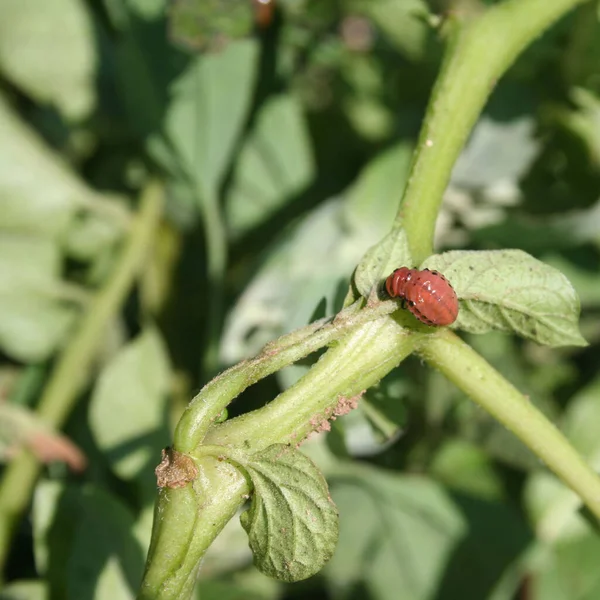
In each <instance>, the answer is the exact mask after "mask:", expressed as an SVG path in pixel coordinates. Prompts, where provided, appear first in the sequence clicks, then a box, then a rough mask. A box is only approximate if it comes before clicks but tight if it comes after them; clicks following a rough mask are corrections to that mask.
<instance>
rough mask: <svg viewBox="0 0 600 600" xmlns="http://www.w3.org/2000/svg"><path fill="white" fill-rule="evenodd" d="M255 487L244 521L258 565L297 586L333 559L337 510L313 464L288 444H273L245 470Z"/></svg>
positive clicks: (270, 574) (277, 577)
mask: <svg viewBox="0 0 600 600" xmlns="http://www.w3.org/2000/svg"><path fill="white" fill-rule="evenodd" d="M242 466H243V467H244V469H245V470H246V471H247V472H248V475H249V476H250V479H251V480H252V484H253V486H254V494H253V496H252V505H251V507H250V509H249V510H248V511H246V512H245V513H243V514H242V516H241V522H242V525H243V527H244V529H245V530H246V531H247V532H248V537H249V538H250V547H251V548H252V552H253V554H254V564H255V565H256V566H257V567H258V568H259V569H260V570H261V571H262V572H263V573H265V574H266V575H269V576H270V577H274V578H276V579H281V580H283V581H299V580H301V579H306V578H307V577H310V576H311V575H314V574H315V573H317V572H318V571H319V570H320V569H321V568H322V567H323V565H324V564H325V563H326V562H327V561H328V560H329V559H330V558H331V556H332V555H333V551H334V549H335V544H336V542H337V537H338V522H337V509H336V507H335V505H334V504H333V502H332V500H331V498H330V496H329V491H328V489H327V483H326V481H325V478H324V477H323V475H322V474H321V472H320V471H319V470H318V469H317V467H316V466H315V465H314V463H313V462H312V461H311V460H310V459H309V458H308V457H306V456H305V455H304V454H302V453H301V452H300V451H298V450H296V449H294V448H292V447H291V446H287V445H285V444H273V445H272V446H269V447H268V448H267V449H266V450H263V451H262V452H257V453H256V454H254V455H252V457H251V458H250V460H248V461H245V462H244V463H243V465H242Z"/></svg>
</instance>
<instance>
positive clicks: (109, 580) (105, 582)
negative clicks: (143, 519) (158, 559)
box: [67, 488, 144, 600]
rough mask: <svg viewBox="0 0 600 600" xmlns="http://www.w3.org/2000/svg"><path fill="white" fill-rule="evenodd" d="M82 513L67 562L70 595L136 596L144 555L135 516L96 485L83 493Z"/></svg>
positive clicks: (116, 598)
mask: <svg viewBox="0 0 600 600" xmlns="http://www.w3.org/2000/svg"><path fill="white" fill-rule="evenodd" d="M79 501H80V503H81V506H80V513H79V515H78V516H79V518H78V519H77V525H76V526H75V528H74V531H73V539H72V544H71V548H70V555H69V559H68V562H67V594H68V597H69V598H98V599H102V598H111V600H121V599H122V600H131V599H132V598H135V596H136V593H137V590H138V586H139V582H140V579H141V576H142V570H143V567H144V555H143V553H142V549H141V547H140V546H139V544H138V542H137V540H136V539H135V537H134V535H133V527H134V519H133V516H132V515H131V513H130V512H129V510H128V509H127V508H126V507H125V506H124V505H123V504H122V503H121V501H120V500H118V499H117V498H116V497H115V496H113V495H111V494H109V493H107V492H105V491H102V490H98V489H94V488H88V489H86V490H84V491H83V492H82V493H81V495H80V500H79Z"/></svg>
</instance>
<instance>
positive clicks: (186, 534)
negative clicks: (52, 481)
mask: <svg viewBox="0 0 600 600" xmlns="http://www.w3.org/2000/svg"><path fill="white" fill-rule="evenodd" d="M421 335H422V334H419V333H409V332H408V331H407V330H406V329H405V328H403V327H401V326H400V325H398V323H396V321H395V320H394V319H393V318H392V317H389V316H386V317H381V318H379V319H378V320H376V321H371V322H368V323H365V324H362V325H360V326H357V327H356V329H355V330H354V331H352V332H351V333H350V334H349V335H347V336H346V337H345V338H344V339H342V340H341V341H340V342H339V343H338V345H337V346H336V347H335V348H332V349H331V350H330V351H329V352H327V354H326V355H325V356H323V357H322V358H321V360H319V361H318V363H317V364H316V365H314V367H313V368H312V369H311V370H310V371H309V372H308V373H307V374H306V375H305V376H304V377H303V378H302V379H300V380H299V381H298V382H297V383H296V384H295V385H293V386H292V387H291V388H289V389H288V390H286V391H285V392H284V393H282V394H280V395H279V396H278V397H277V398H276V399H275V400H273V401H272V402H271V403H269V404H267V405H266V406H265V407H263V408H261V409H259V410H257V411H254V412H252V413H249V414H247V415H242V416H241V417H238V418H236V419H232V420H231V421H227V422H225V423H223V424H222V425H218V426H215V427H214V428H213V429H211V430H210V431H209V433H208V435H207V437H206V443H207V444H214V445H216V446H227V445H233V446H237V447H238V448H240V451H242V452H244V453H254V452H258V451H259V450H262V449H264V448H266V447H267V446H270V445H271V444H273V443H277V442H279V443H286V442H287V443H292V444H299V443H300V442H302V440H303V439H304V438H305V437H306V435H307V434H308V433H310V432H311V431H319V430H323V429H324V428H325V427H326V423H327V420H328V418H329V417H331V416H332V415H333V414H334V410H335V408H336V407H337V406H339V405H340V402H343V403H344V405H347V403H348V402H352V400H353V399H355V400H356V401H357V400H358V398H359V397H360V395H361V394H362V392H363V391H364V390H365V389H367V388H368V387H370V386H372V385H374V384H375V383H376V382H377V381H379V380H380V379H381V378H382V377H383V376H384V375H385V374H387V373H388V372H389V371H390V370H391V369H393V368H394V367H395V366H397V365H398V364H399V363H400V362H401V361H402V360H403V359H404V358H405V357H406V356H408V355H409V354H410V353H411V352H412V351H413V348H414V346H415V344H416V343H417V341H418V340H419V339H420V337H421ZM203 448H204V447H203V446H200V447H199V448H198V449H197V450H196V452H195V453H192V455H193V454H196V459H197V463H198V466H199V467H200V476H199V478H198V479H197V480H196V481H194V482H193V483H190V484H188V485H187V486H186V487H185V488H183V489H178V490H162V491H161V492H160V495H159V500H158V505H157V510H156V512H155V521H154V525H153V530H152V542H151V545H150V550H149V553H148V561H147V567H146V573H145V575H144V580H143V582H142V587H141V590H140V594H139V596H138V599H140V600H142V599H143V600H150V599H152V600H184V599H185V598H188V597H189V589H190V588H189V586H190V581H192V582H193V577H194V576H195V573H196V572H197V569H198V565H199V563H200V561H201V559H202V557H203V556H204V553H205V552H206V550H207V549H208V546H209V545H210V544H211V543H212V541H213V540H214V538H215V537H216V535H217V534H218V533H219V531H220V530H221V529H222V528H223V527H224V526H225V524H226V523H227V521H228V520H229V519H230V518H231V516H233V514H234V513H235V511H236V510H237V508H238V507H239V506H241V504H243V502H244V501H245V499H246V497H247V496H245V494H247V493H248V491H249V488H248V483H247V481H246V479H245V478H244V477H243V476H242V475H241V474H240V473H239V472H238V471H237V469H235V468H234V467H232V466H231V465H229V464H228V463H227V462H218V461H216V460H215V459H214V458H212V457H211V456H206V453H205V452H204V451H203ZM210 450H211V451H212V452H213V453H214V448H211V449H210ZM225 454H226V453H225Z"/></svg>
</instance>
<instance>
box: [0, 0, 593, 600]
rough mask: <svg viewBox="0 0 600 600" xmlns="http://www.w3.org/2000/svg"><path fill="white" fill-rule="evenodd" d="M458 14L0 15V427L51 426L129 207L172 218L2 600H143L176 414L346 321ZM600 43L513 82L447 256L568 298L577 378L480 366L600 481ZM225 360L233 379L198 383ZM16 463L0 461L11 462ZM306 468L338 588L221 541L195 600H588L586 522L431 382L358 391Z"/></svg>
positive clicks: (542, 369) (37, 506)
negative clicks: (472, 254)
mask: <svg viewBox="0 0 600 600" xmlns="http://www.w3.org/2000/svg"><path fill="white" fill-rule="evenodd" d="M450 4H451V3H450V2H444V1H441V0H440V1H438V2H434V1H433V0H432V1H431V2H425V0H340V1H335V2H334V1H333V0H279V1H278V2H276V3H272V5H269V6H262V7H259V6H258V5H257V3H253V2H250V1H249V0H248V1H246V0H211V1H210V2H208V1H204V2H203V1H201V0H174V1H173V2H172V3H167V2H166V0H151V1H150V0H60V1H59V0H53V1H52V2H50V1H48V0H3V2H1V3H0V351H1V353H2V354H1V356H2V363H1V366H0V385H1V386H2V387H1V391H2V393H3V396H4V398H5V400H6V402H9V403H10V402H15V403H18V404H19V405H21V406H25V407H31V408H34V407H35V406H36V403H37V401H38V399H39V396H40V393H41V390H43V389H44V386H45V385H46V384H47V383H48V381H49V380H50V378H51V375H52V365H53V364H54V362H55V360H56V357H57V356H58V354H59V353H60V352H61V349H63V348H65V347H67V346H68V345H69V343H70V340H71V339H72V337H73V336H74V335H75V334H76V331H77V323H78V320H79V319H80V317H81V315H82V313H83V312H84V311H85V310H86V308H87V307H88V306H89V302H90V299H91V298H92V297H93V295H94V294H95V293H96V292H97V291H98V289H100V288H102V286H103V284H104V282H105V281H106V278H107V276H108V275H109V274H110V273H111V272H112V270H113V268H114V267H115V264H116V263H117V262H118V260H119V255H120V249H121V247H122V242H123V240H124V239H125V237H126V235H127V233H128V231H129V227H130V223H131V218H132V214H133V212H134V211H135V210H136V201H135V198H136V197H137V195H138V192H139V191H140V190H141V189H142V188H143V187H144V185H145V184H146V183H147V181H148V180H149V178H150V177H152V176H157V177H159V178H161V179H162V180H163V181H164V183H165V185H166V189H167V205H166V218H165V221H164V223H163V225H162V227H161V229H160V231H159V232H158V234H157V236H156V239H155V241H154V244H153V252H152V255H151V256H150V257H149V259H148V261H147V262H146V264H145V265H144V269H143V270H142V272H141V273H140V276H139V279H138V281H137V285H136V288H135V292H134V293H133V294H132V295H131V297H130V299H129V300H128V302H127V303H126V305H125V306H124V307H123V310H122V312H121V313H120V314H115V315H113V318H112V320H111V325H110V327H109V328H107V330H106V331H105V332H104V338H103V339H102V340H101V342H100V343H99V347H98V356H97V361H96V364H95V365H94V369H93V372H92V373H89V382H88V387H87V388H86V390H84V391H83V392H82V394H81V398H80V401H79V403H78V405H77V408H76V410H75V411H74V412H73V414H72V415H71V416H70V418H69V421H68V423H67V425H66V434H67V435H68V436H69V438H70V439H71V440H72V441H73V442H74V443H75V444H77V445H78V446H79V447H80V448H81V449H82V450H83V452H84V453H85V455H86V456H87V460H88V467H87V469H86V470H85V472H83V473H81V474H72V473H69V472H68V471H67V469H65V468H64V467H63V466H62V464H60V463H57V462H55V461H51V462H50V464H48V465H47V467H46V469H45V472H44V476H43V478H42V480H41V481H40V482H39V483H38V485H37V487H36V489H35V492H34V496H33V503H32V506H31V510H30V514H29V516H28V517H27V518H26V519H24V520H23V521H22V523H21V525H20V526H19V528H18V529H17V533H16V536H15V538H14V540H13V543H12V545H11V548H10V554H9V557H8V562H7V564H6V565H5V570H4V582H5V583H4V587H3V589H2V590H1V591H0V597H1V598H3V599H4V598H6V599H12V598H15V599H16V598H18V599H27V600H30V599H31V600H33V599H37V598H51V599H54V598H56V599H59V598H60V599H71V598H73V599H75V598H77V599H92V598H94V599H98V600H109V599H110V600H119V599H121V598H123V599H126V598H133V597H135V594H136V591H137V586H138V585H139V580H140V577H141V572H142V568H143V557H144V555H145V552H146V549H147V545H148V541H149V534H150V525H151V521H152V506H153V500H154V495H155V482H154V479H153V468H154V466H155V465H156V464H157V463H158V462H159V459H160V449H161V448H162V447H163V446H165V445H167V444H168V440H169V428H170V427H171V426H172V425H173V423H174V422H175V421H176V419H177V417H178V415H179V414H180V411H181V409H182V408H183V406H185V403H187V401H188V400H189V399H190V398H191V396H192V395H193V393H194V391H196V390H197V389H198V388H199V386H200V385H202V384H203V383H205V382H206V380H207V378H208V377H209V376H211V375H212V374H214V370H215V369H219V370H220V369H222V368H224V367H225V366H227V365H229V364H231V363H233V362H235V361H238V360H241V359H243V358H246V357H248V356H251V355H253V354H254V353H256V352H257V351H258V350H259V349H260V347H261V346H262V345H263V344H264V343H266V342H267V341H269V340H271V339H273V338H274V337H276V336H278V335H280V334H282V333H285V332H287V331H290V330H291V329H293V328H295V327H298V326H301V325H304V324H306V323H307V322H309V321H310V320H311V319H313V318H317V317H321V316H323V315H331V314H334V313H335V312H336V311H337V310H339V308H340V307H341V304H342V301H343V298H344V296H345V293H346V291H347V285H348V280H349V277H350V275H351V273H352V271H353V269H354V267H355V266H356V263H357V262H358V260H359V259H360V257H361V256H362V255H363V254H364V252H365V251H366V249H367V248H368V247H369V246H370V245H371V244H373V243H375V242H376V241H378V240H379V239H380V238H381V237H382V236H383V235H384V234H385V233H386V231H387V228H388V226H389V222H390V219H392V218H393V215H394V214H395V211H396V207H397V203H398V200H399V198H400V196H401V194H402V190H403V186H404V184H405V181H406V176H407V172H408V167H409V163H410V157H411V148H412V146H413V144H414V142H415V138H416V134H417V133H418V130H419V127H420V123H421V119H422V116H423V114H424V111H425V107H426V103H427V100H428V97H429V93H430V91H431V86H432V84H433V81H434V79H435V76H436V74H437V72H438V69H439V64H440V58H441V53H442V47H443V46H442V39H441V36H440V25H441V24H442V23H443V19H444V15H445V11H446V10H448V9H449V6H450ZM463 4H464V6H465V7H466V8H465V10H477V9H478V5H479V3H478V2H477V1H476V0H473V1H472V2H464V3H463ZM482 4H486V3H482ZM487 4H489V3H487ZM258 11H263V12H258ZM265 11H268V12H265ZM599 15H600V9H599V7H598V4H597V2H589V3H587V4H584V5H583V6H581V7H580V8H579V9H578V10H577V11H576V12H574V13H573V14H571V15H569V16H568V18H566V19H564V20H562V21H561V22H560V23H558V24H557V25H556V26H555V27H553V28H552V29H551V30H550V31H548V32H547V33H546V34H545V35H544V36H543V37H542V38H541V39H539V40H538V41H537V42H536V43H535V44H534V45H533V46H532V47H530V48H529V49H528V50H527V51H526V52H525V53H524V54H523V55H522V56H521V57H520V58H519V60H518V61H517V63H516V64H515V65H514V66H513V68H512V69H511V70H510V71H509V73H508V74H507V76H506V77H505V78H504V79H503V80H502V81H500V82H498V85H497V88H496V89H495V91H494V93H493V96H492V98H491V100H490V102H489V104H488V106H487V107H486V109H485V112H484V114H483V115H482V117H481V119H480V120H479V122H478V124H477V125H476V127H475V129H474V131H473V133H472V135H471V137H470V139H469V141H468V143H467V146H466V148H465V150H464V152H463V154H462V156H461V157H460V159H459V161H458V163H457V165H456V168H455V171H454V174H453V177H452V181H451V183H450V185H449V187H448V190H447V192H446V197H445V202H444V205H443V208H442V212H441V214H440V216H439V221H438V230H437V247H438V249H440V250H441V249H453V248H471V249H496V248H518V249H522V250H525V251H527V252H530V253H531V254H533V255H534V256H535V257H537V258H539V259H541V260H544V261H546V262H548V263H549V264H551V265H552V266H555V267H557V268H559V269H560V270H561V271H562V272H563V273H565V275H567V277H568V278H569V279H570V280H571V281H572V283H573V285H574V287H575V288H576V290H577V291H578V293H579V295H580V298H581V302H582V308H583V313H582V323H581V325H582V331H583V334H584V336H585V337H586V339H587V340H588V341H589V342H590V345H589V346H588V347H587V348H573V349H569V348H566V349H560V350H556V349H548V348H542V347H539V346H536V345H535V344H533V343H532V342H529V341H526V340H522V339H516V338H513V337H510V336H507V335H503V334H499V333H497V334H488V335H485V336H481V337H476V336H468V337H469V341H470V342H471V343H472V344H473V345H474V346H475V347H476V349H477V350H478V351H479V352H480V353H481V354H482V355H483V356H485V357H486V359H487V360H489V361H490V362H491V363H492V364H493V365H494V366H495V367H496V368H497V369H498V370H499V371H500V372H501V373H502V374H503V375H505V376H506V377H507V378H508V379H509V380H510V381H512V382H513V383H514V384H515V385H516V386H517V387H519V388H520V389H521V390H522V391H523V392H524V393H526V394H528V395H529V396H530V397H531V401H532V402H534V403H535V404H536V405H538V406H539V407H540V408H541V409H542V410H543V411H544V412H545V413H546V414H547V415H548V416H550V417H551V418H552V419H553V420H555V422H557V423H558V424H559V425H560V426H561V427H562V428H563V430H564V431H565V432H566V433H567V435H568V436H569V438H570V440H571V441H572V442H573V444H574V445H575V446H576V447H577V448H578V449H579V450H580V451H581V452H582V453H583V454H584V455H585V457H586V458H587V459H588V460H589V461H590V462H591V463H592V464H593V465H594V466H595V467H596V468H600V436H598V434H597V432H598V431H600V378H599V377H600V375H599V372H600V371H599V359H598V357H599V356H600V354H599V350H600V204H599V200H600V43H599V40H600V20H599ZM211 348H212V349H214V348H218V354H217V356H216V358H214V357H213V358H212V359H211V360H207V358H206V356H207V354H208V353H209V352H211ZM305 362H306V363H307V364H308V363H309V362H310V361H305ZM307 364H300V365H296V366H294V367H290V368H288V369H285V370H284V371H282V372H281V373H279V374H277V376H274V377H272V378H269V379H267V380H266V381H263V382H261V383H259V384H258V385H256V386H255V387H254V388H252V389H250V390H248V392H246V393H245V394H244V396H243V397H242V398H241V399H240V400H239V401H237V402H236V403H235V404H234V405H233V406H231V407H230V414H231V415H236V414H240V413H241V412H245V411H247V410H250V409H251V408H253V407H256V406H259V405H262V404H264V402H266V401H268V400H269V399H271V398H273V397H274V396H275V395H276V394H277V393H278V392H279V391H280V390H281V389H283V388H285V387H286V386H289V385H290V384H291V383H292V382H293V381H295V380H296V379H297V378H298V377H299V376H301V374H302V373H303V372H304V371H305V370H306V368H308V367H307ZM7 418H8V417H7V416H6V415H3V414H1V413H0V419H7ZM1 429H3V430H4V429H6V428H5V427H2V428H1ZM34 429H35V428H34ZM23 435H25V434H23ZM15 437H17V438H18V437H19V436H15V432H11V435H4V434H3V435H2V436H0V438H1V439H2V442H3V443H2V450H3V452H2V456H6V457H8V456H10V444H12V443H14V440H15ZM47 443H49V442H47ZM303 449H305V450H306V452H307V453H309V454H310V455H311V456H312V457H313V458H314V460H315V461H316V462H317V463H318V464H319V465H321V466H322V468H323V469H324V472H325V473H326V475H327V476H328V479H329V482H330V486H331V490H332V496H333V498H334V499H335V501H336V502H337V503H338V505H339V509H340V513H341V540H340V544H339V546H338V550H337V553H336V555H335V556H334V558H333V560H332V562H331V563H330V564H329V565H328V566H327V567H326V568H325V570H324V571H323V572H322V573H321V574H320V575H318V576H315V577H313V578H311V579H309V580H307V581H306V582H302V583H300V584H294V585H286V584H282V583H276V582H274V581H271V580H268V579H266V578H265V577H264V576H262V575H260V574H258V573H257V572H256V571H255V570H254V569H253V567H252V566H251V564H250V561H251V558H250V554H249V550H248V547H247V539H246V538H245V537H244V536H243V535H242V532H241V527H240V525H239V523H237V522H235V523H233V522H232V523H231V524H230V526H228V527H227V528H226V530H225V531H224V532H223V534H222V535H221V536H220V537H219V538H218V539H217V541H216V542H215V544H214V545H213V547H212V548H211V551H210V554H209V556H208V557H207V558H206V561H205V563H204V568H203V571H202V578H201V580H200V582H199V585H198V590H199V597H202V599H203V600H210V599H212V598H215V599H216V598H219V599H221V600H222V599H224V598H227V599H232V600H233V599H236V598H245V599H246V598H251V599H253V600H254V599H256V600H271V599H272V600H275V599H292V598H304V597H307V598H308V597H310V598H331V599H334V600H358V599H366V600H387V599H390V600H454V599H458V598H460V599H461V600H484V599H486V600H511V599H513V598H517V597H519V598H525V597H527V598H528V599H534V600H597V599H598V598H599V597H600V571H598V568H597V565H598V561H599V560H600V538H598V536H597V533H596V532H595V531H594V530H593V529H592V528H591V527H590V525H588V524H587V522H586V520H585V517H584V516H582V515H581V514H580V512H579V503H578V501H577V499H576V498H575V497H574V495H573V494H572V493H571V492H569V491H567V490H566V489H565V488H564V487H563V486H562V485H560V484H558V483H557V481H556V480H555V479H554V478H553V477H552V476H551V475H549V474H548V473H546V472H545V471H543V469H542V465H539V464H538V462H537V461H536V460H535V459H534V458H533V455H532V454H531V453H530V452H529V450H527V449H526V448H525V447H524V446H523V445H522V444H521V443H520V442H518V441H517V440H516V439H515V438H514V437H513V436H512V435H510V434H508V433H507V432H506V431H505V430H504V429H503V428H502V427H500V426H499V425H497V424H496V423H495V422H494V421H493V419H492V418H491V417H489V416H488V415H487V414H484V413H482V411H481V410H480V409H478V408H476V407H475V406H474V405H472V404H471V403H470V402H469V401H468V400H467V399H466V398H464V397H463V395H462V394H461V393H459V392H458V391H457V390H456V389H454V388H453V387H452V386H450V385H448V384H447V382H446V381H445V380H444V379H443V378H442V377H441V376H440V375H438V374H436V373H433V372H429V371H427V370H425V369H423V368H422V366H421V365H420V364H418V362H417V361H415V360H408V361H406V362H405V363H403V364H402V366H401V367H400V368H399V369H397V370H396V371H394V372H393V373H391V374H390V375H389V376H388V377H386V378H385V379H384V380H383V381H382V382H381V383H380V385H379V386H377V388H375V389H372V390H369V392H368V394H367V396H366V399H365V402H364V404H363V405H361V408H360V410H358V411H355V412H353V413H351V414H350V415H348V416H346V417H343V418H341V419H340V420H338V421H336V423H335V425H334V427H333V430H332V431H331V432H330V433H329V434H328V435H327V438H326V442H325V441H323V439H319V440H317V441H313V442H311V443H309V444H306V445H305V446H304V447H303ZM46 450H47V449H46ZM40 455H41V456H42V457H43V456H44V454H43V452H42V451H40ZM69 456H70V455H69V450H68V449H67V450H63V453H62V454H61V453H60V452H59V453H58V455H57V454H51V455H50V458H51V459H56V458H58V459H62V460H66V461H67V462H68V457H69ZM49 460H50V459H49ZM336 461H341V462H339V463H338V462H336ZM340 464H343V468H341V467H339V465H340ZM328 465H329V467H328ZM519 594H520V595H519Z"/></svg>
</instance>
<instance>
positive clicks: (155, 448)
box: [90, 328, 170, 479]
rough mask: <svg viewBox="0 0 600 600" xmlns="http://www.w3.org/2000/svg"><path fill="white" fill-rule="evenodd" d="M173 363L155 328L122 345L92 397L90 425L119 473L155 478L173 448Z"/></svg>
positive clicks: (123, 475)
mask: <svg viewBox="0 0 600 600" xmlns="http://www.w3.org/2000/svg"><path fill="white" fill-rule="evenodd" d="M169 372H170V371H169V363H168V357H167V354H166V350H165V348H164V343H163V341H162V339H161V337H160V334H159V333H158V331H157V330H155V329H154V328H148V329H146V330H145V331H144V332H143V333H142V335H141V336H140V337H138V338H137V339H135V340H134V341H133V342H131V343H130V344H128V345H127V346H125V347H123V348H122V349H121V350H120V351H119V352H118V353H117V354H116V355H115V356H114V358H113V359H112V360H111V361H110V362H109V363H108V364H107V365H106V367H105V368H104V370H103V371H102V373H101V374H100V377H99V379H98V383H97V385H96V387H95V389H94V392H93V394H92V399H91V404H90V427H91V429H92V432H93V434H94V436H95V438H96V440H97V442H98V445H99V446H100V447H101V448H102V450H103V451H104V452H105V453H106V456H107V457H108V460H109V462H110V464H111V466H112V468H113V469H114V470H115V472H116V473H117V474H119V475H120V476H121V477H123V478H125V479H130V478H134V477H137V476H139V475H140V472H142V471H143V470H144V468H145V470H146V474H148V472H149V474H150V476H152V475H153V469H154V466H155V465H154V462H155V460H156V457H158V456H159V455H160V449H161V448H162V447H164V446H166V445H167V444H168V432H167V431H166V414H165V411H166V394H167V389H168V385H169Z"/></svg>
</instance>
